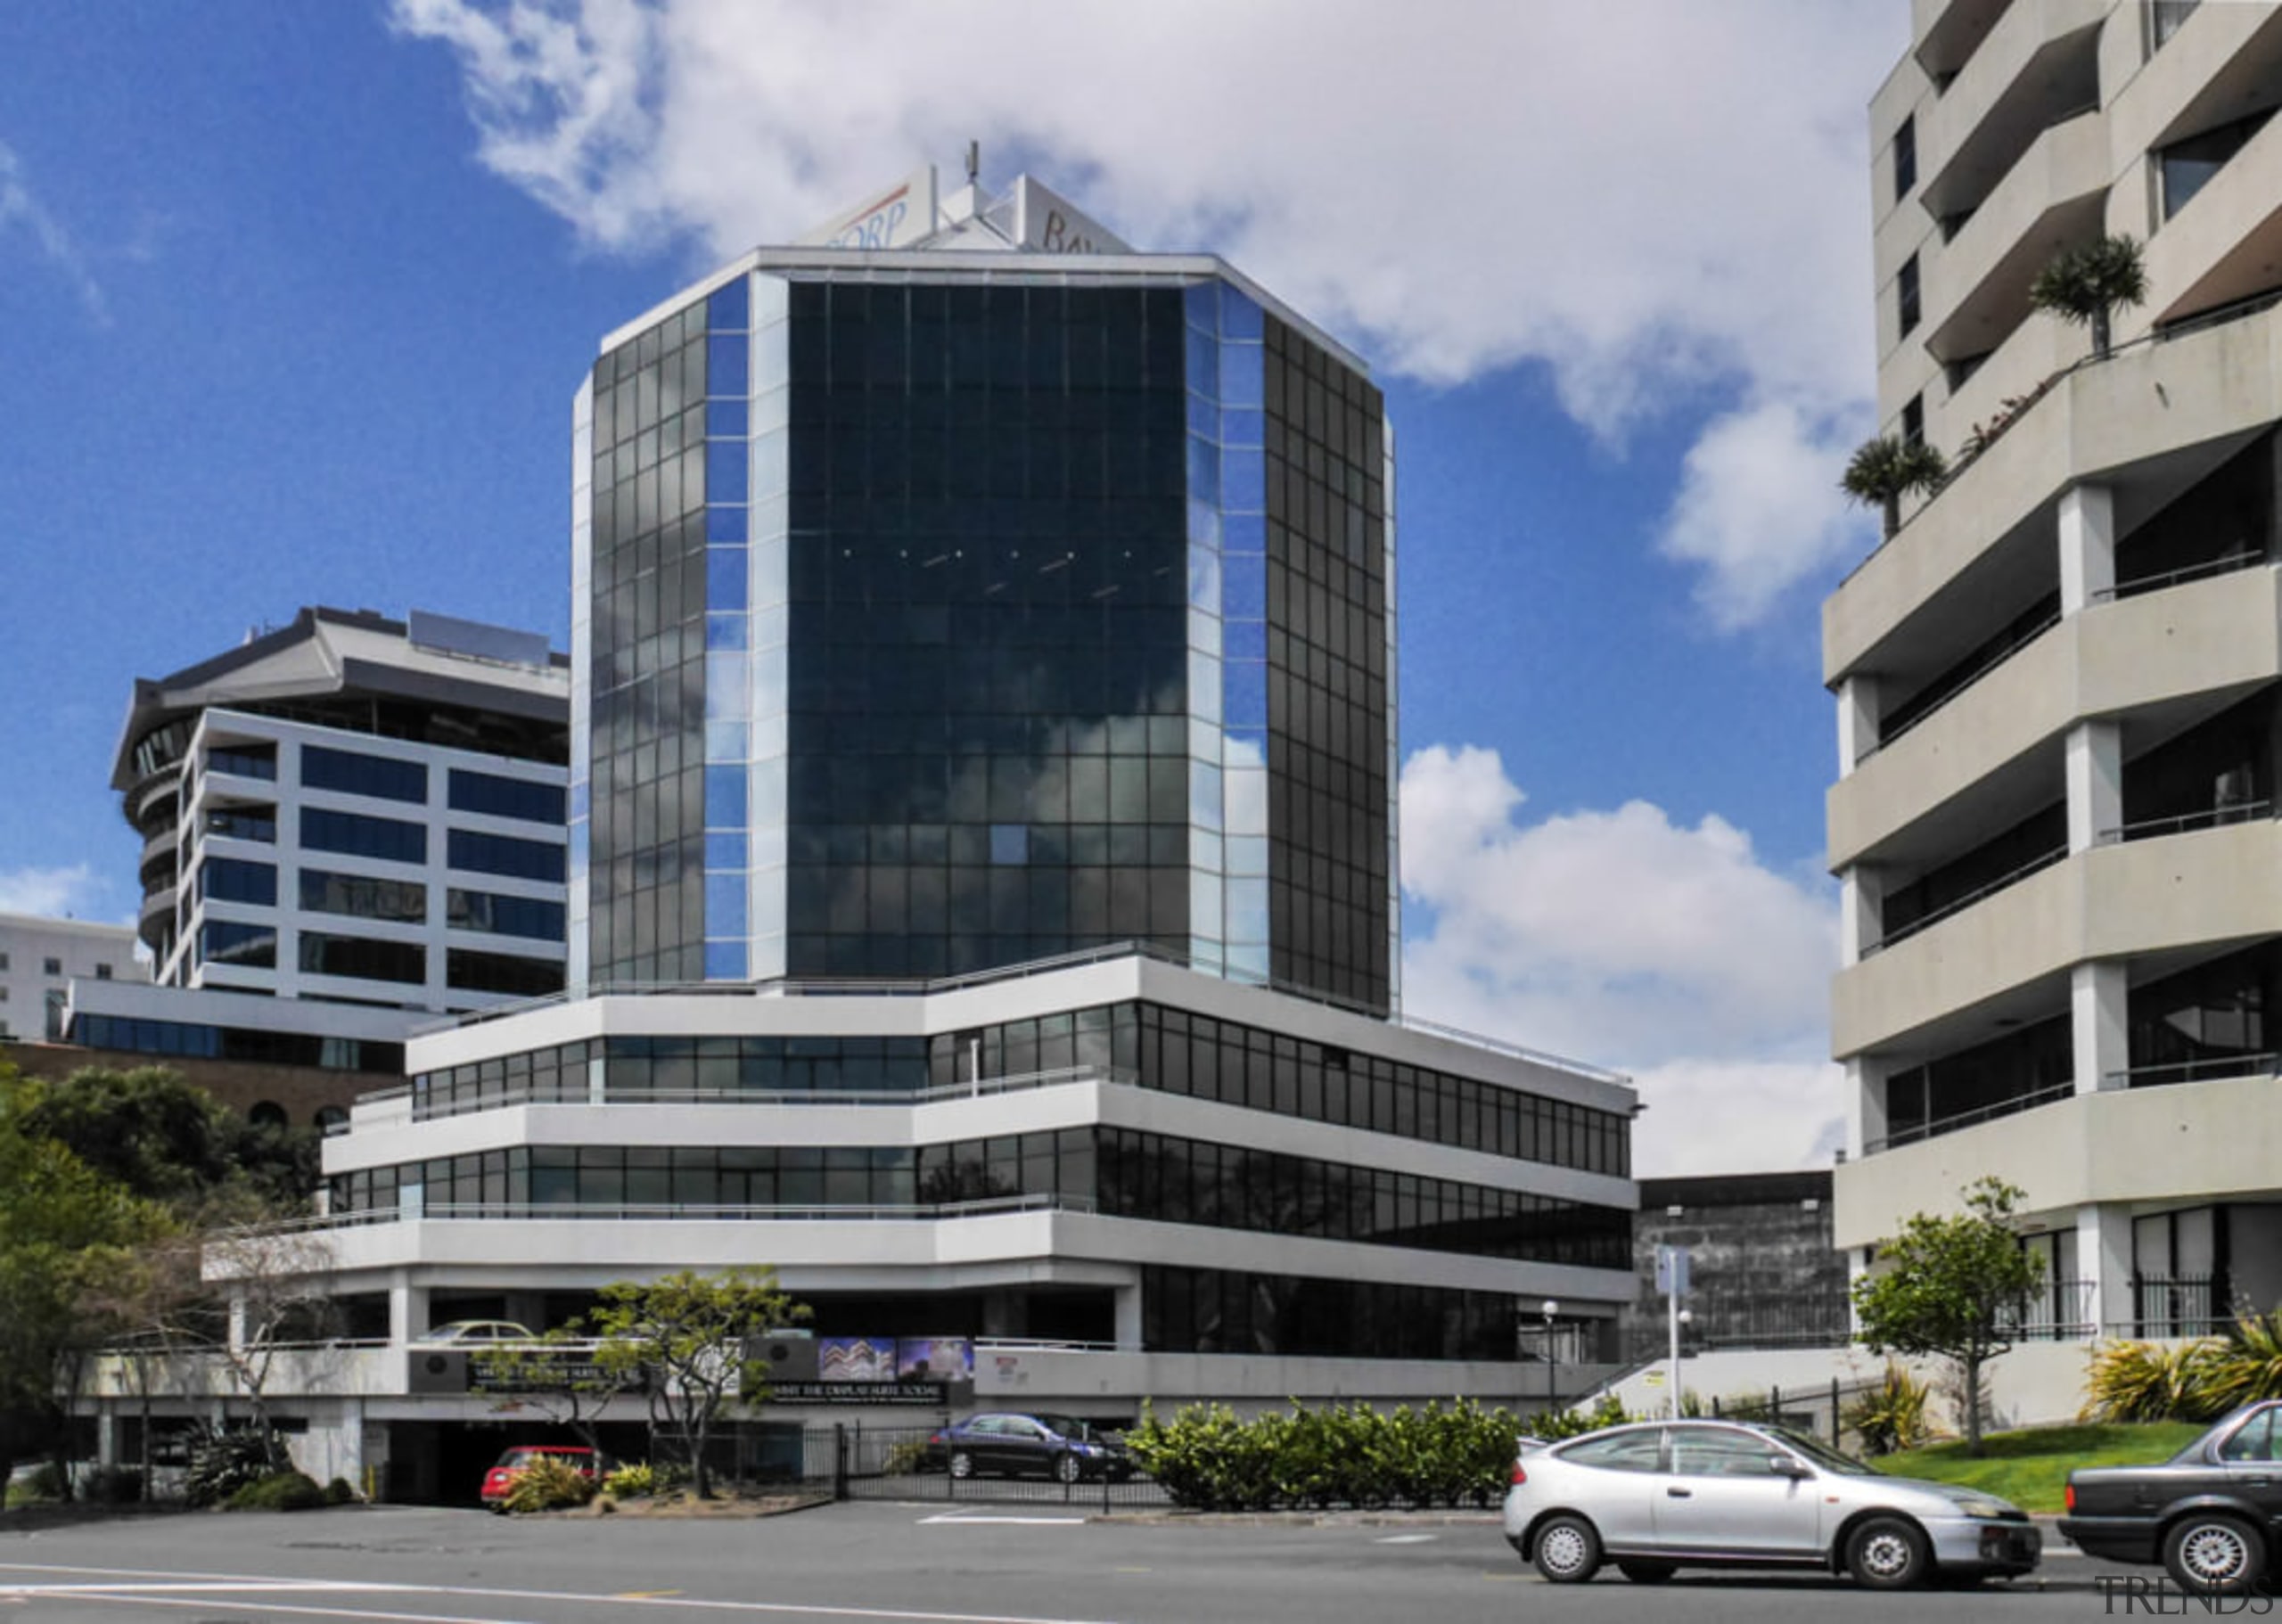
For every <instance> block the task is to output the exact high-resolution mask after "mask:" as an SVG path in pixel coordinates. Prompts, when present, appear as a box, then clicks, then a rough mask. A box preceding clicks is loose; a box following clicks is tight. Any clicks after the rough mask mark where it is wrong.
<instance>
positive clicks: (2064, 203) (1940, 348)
mask: <svg viewBox="0 0 2282 1624" xmlns="http://www.w3.org/2000/svg"><path fill="white" fill-rule="evenodd" d="M2108 179H2109V176H2108V159H2107V139H2106V128H2105V127H2104V126H2103V125H2102V124H2101V122H2100V120H2099V119H2098V118H2097V115H2095V114H2092V113H2090V112H2085V113H2082V114H2080V115H2079V116H2077V117H2074V118H2072V119H2065V120H2064V121H2063V122H2061V123H2058V124H2055V125H2053V126H2051V127H2048V128H2047V129H2045V130H2044V131H2042V132H2041V133H2040V135H2038V136H2037V137H2036V139H2035V140H2034V141H2033V142H2032V143H2031V144H2030V146H2029V150H2028V151H2027V152H2023V154H2022V155H2021V157H2020V160H2019V161H2018V162H2016V163H2015V164H2014V165H2013V167H2012V168H2010V169H2009V170H2007V172H2006V175H2005V177H2004V179H2002V180H2001V181H1999V183H1998V185H1997V189H1996V190H1995V191H1994V192H1992V193H1990V194H1989V197H1988V200H1987V201H1984V202H1983V203H1982V206H1981V207H1980V209H1977V210H1976V211H1975V212H1974V216H1973V217H1972V218H1971V219H1970V220H1968V221H1966V224H1965V226H1964V227H1963V229H1961V230H1960V231H1958V234H1957V235H1956V236H1955V237H1954V238H1952V239H1951V240H1950V242H1948V243H1947V244H1945V245H1944V246H1942V247H1941V249H1939V250H1937V251H1935V252H1934V253H1933V254H1932V255H1931V256H1930V257H1929V258H1927V260H1926V261H1925V309H1926V311H1927V315H1928V320H1929V321H1930V322H1931V323H1932V324H1933V326H1932V328H1931V330H1930V331H1929V332H1927V333H1926V335H1925V348H1926V349H1927V351H1928V352H1930V353H1931V354H1932V355H1933V357H1934V358H1935V359H1936V360H1939V361H1941V362H1944V363H1946V362H1950V361H1958V360H1963V359H1965V358H1966V357H1970V356H1977V355H1983V354H1986V353H1987V352H1989V351H1990V350H1992V349H1996V348H1997V347H1998V346H1999V344H2001V343H2003V342H2004V341H2005V340H2006V339H2007V337H2009V336H2010V335H2011V333H2012V332H2013V330H2014V329H2015V328H2016V327H2018V326H2019V325H2020V324H2022V323H2023V322H2025V321H2027V320H2028V319H2029V318H2030V315H2031V311H2030V308H2029V284H2030V283H2032V282H2034V281H2035V280H2036V277H2037V274H2038V273H2039V272H2040V271H2041V270H2043V268H2044V267H2045V266H2046V265H2047V264H2048V263H2049V262H2050V261H2051V259H2052V257H2053V256H2054V255H2055V254H2056V253H2059V252H2060V251H2061V250H2064V249H2066V248H2070V247H2073V246H2075V245H2076V244H2078V243H2081V242H2090V241H2091V240H2092V239H2093V238H2095V237H2097V236H2098V235H2099V234H2100V225H2101V216H2102V213H2103V210H2104V208H2105V206H2106V196H2107V185H2108Z"/></svg>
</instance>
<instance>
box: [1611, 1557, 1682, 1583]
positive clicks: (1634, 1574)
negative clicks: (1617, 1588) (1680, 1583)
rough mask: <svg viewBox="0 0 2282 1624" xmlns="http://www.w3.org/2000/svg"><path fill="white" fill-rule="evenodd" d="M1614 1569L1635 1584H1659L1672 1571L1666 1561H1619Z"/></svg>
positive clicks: (1670, 1565) (1667, 1577)
mask: <svg viewBox="0 0 2282 1624" xmlns="http://www.w3.org/2000/svg"><path fill="white" fill-rule="evenodd" d="M1616 1571H1618V1572H1619V1573H1621V1574H1623V1575H1624V1577H1625V1578H1627V1579H1630V1580H1631V1581H1632V1582H1633V1583H1634V1584H1636V1585H1661V1584H1662V1583H1663V1582H1664V1581H1665V1580H1666V1579H1670V1577H1671V1576H1672V1574H1673V1572H1674V1569H1673V1567H1672V1564H1671V1563H1670V1562H1618V1563H1617V1564H1616Z"/></svg>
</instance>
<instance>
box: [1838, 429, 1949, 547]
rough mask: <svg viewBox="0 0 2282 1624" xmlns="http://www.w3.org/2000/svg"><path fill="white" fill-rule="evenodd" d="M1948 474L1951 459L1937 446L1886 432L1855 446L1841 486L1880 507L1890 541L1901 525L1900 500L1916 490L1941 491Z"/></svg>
mask: <svg viewBox="0 0 2282 1624" xmlns="http://www.w3.org/2000/svg"><path fill="white" fill-rule="evenodd" d="M1949 477H1950V465H1949V462H1948V460H1947V459H1946V458H1944V457H1943V456H1942V455H1941V452H1940V451H1939V450H1938V449H1937V448H1936V447H1932V446H1929V445H1927V444H1926V443H1925V441H1924V440H1918V439H1902V437H1901V436H1900V435H1899V434H1884V435H1880V436H1879V437H1878V438H1877V439H1866V440H1864V441H1863V442H1862V443H1861V444H1860V445H1859V446H1857V447H1855V448H1854V455H1853V456H1852V457H1851V459H1850V460H1849V461H1848V462H1847V464H1846V472H1845V474H1844V476H1843V477H1842V478H1841V479H1840V480H1839V481H1838V488H1839V489H1841V490H1843V491H1844V492H1845V493H1846V494H1847V495H1848V496H1851V497H1853V498H1854V500H1856V501H1857V502H1859V503H1860V504H1862V505H1863V506H1865V507H1876V509H1878V511H1879V515H1880V517H1881V518H1882V519H1883V521H1884V528H1885V535H1886V538H1887V539H1888V540H1889V541H1891V540H1892V538H1893V533H1894V532H1895V531H1896V530H1898V529H1900V528H1901V499H1902V498H1903V497H1904V496H1908V495H1909V493H1910V492H1911V491H1914V490H1927V491H1930V490H1938V489H1940V488H1941V481H1942V480H1946V479H1948V478H1949Z"/></svg>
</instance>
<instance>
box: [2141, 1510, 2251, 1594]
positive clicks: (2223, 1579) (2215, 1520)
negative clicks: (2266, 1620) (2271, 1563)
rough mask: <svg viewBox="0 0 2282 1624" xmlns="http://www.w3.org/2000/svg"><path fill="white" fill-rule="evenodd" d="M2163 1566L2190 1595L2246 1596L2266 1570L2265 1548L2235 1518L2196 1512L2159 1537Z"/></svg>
mask: <svg viewBox="0 0 2282 1624" xmlns="http://www.w3.org/2000/svg"><path fill="white" fill-rule="evenodd" d="M2163 1566H2164V1567H2165V1568H2167V1569H2169V1570H2170V1571H2171V1578H2172V1579H2175V1580H2177V1581H2178V1584H2179V1588H2180V1589H2182V1590H2185V1591H2187V1592H2188V1593H2189V1594H2190V1595H2246V1594H2248V1593H2249V1591H2250V1590H2251V1589H2252V1588H2253V1587H2255V1586H2256V1585H2257V1583H2258V1580H2259V1576H2260V1575H2261V1573H2263V1572H2264V1571H2265V1570H2266V1547H2265V1546H2264V1544H2263V1543H2261V1540H2260V1539H2259V1537H2258V1535H2257V1533H2256V1532H2255V1531H2254V1530H2253V1529H2252V1528H2251V1527H2250V1525H2249V1524H2247V1523H2245V1522H2244V1521H2240V1520H2239V1519H2237V1518H2234V1517H2223V1516H2218V1515H2215V1514H2212V1513H2196V1514H2195V1515H2193V1516H2189V1517H2183V1518H2181V1519H2180V1520H2179V1521H2178V1522H2175V1523H2173V1524H2172V1525H2171V1532H2170V1533H2168V1534H2166V1535H2164V1536H2163Z"/></svg>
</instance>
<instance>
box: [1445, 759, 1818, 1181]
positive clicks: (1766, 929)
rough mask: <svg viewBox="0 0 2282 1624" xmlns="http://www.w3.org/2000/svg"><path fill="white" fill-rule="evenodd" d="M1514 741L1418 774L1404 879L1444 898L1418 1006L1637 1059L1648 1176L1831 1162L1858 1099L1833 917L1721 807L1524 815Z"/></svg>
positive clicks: (1548, 1042)
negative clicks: (1696, 817)
mask: <svg viewBox="0 0 2282 1624" xmlns="http://www.w3.org/2000/svg"><path fill="white" fill-rule="evenodd" d="M1524 800H1525V797H1524V796H1523V792H1522V791H1521V790H1520V789H1519V788H1518V787H1517V786H1516V785H1515V784H1514V783H1513V781H1512V780H1511V779H1510V778H1509V777H1508V776H1507V775H1506V769H1505V765H1504V763H1503V761H1502V760H1501V759H1499V757H1498V754H1497V752H1495V751H1493V750H1481V749H1477V748H1473V747H1466V748H1464V749H1459V750H1449V749H1446V748H1443V747H1441V746H1435V747H1433V748H1431V749H1428V750H1420V751H1419V752H1417V753H1416V755H1414V756H1412V757H1411V758H1410V759H1409V760H1408V762H1407V763H1406V764H1405V765H1404V767H1403V772H1402V818H1403V845H1402V880H1403V890H1404V891H1405V893H1406V895H1407V896H1408V898H1410V900H1411V901H1412V903H1413V904H1414V905H1421V904H1423V905H1424V909H1425V911H1426V913H1427V915H1429V918H1428V920H1427V921H1425V922H1418V921H1416V916H1415V915H1414V922H1413V923H1422V928H1416V929H1413V930H1412V931H1410V933H1409V941H1408V947H1407V948H1406V950H1405V952H1404V955H1403V1002H1404V1006H1405V1008H1406V1009H1408V1011H1410V1012H1411V1013H1415V1014H1418V1015H1423V1016H1425V1017H1427V1018H1429V1019H1432V1020H1436V1021H1446V1022H1448V1023H1449V1024H1451V1025H1455V1026H1458V1027H1462V1028H1465V1029H1470V1030H1473V1031H1478V1032H1482V1033H1485V1034H1489V1035H1491V1036H1495V1037H1500V1038H1507V1039H1509V1040H1511V1041H1514V1042H1517V1043H1522V1044H1525V1045H1527V1046H1531V1047H1533V1048H1537V1049H1540V1050H1546V1051H1549V1052H1551V1053H1554V1054H1566V1055H1570V1056H1573V1057H1575V1058H1578V1059H1582V1060H1587V1061H1590V1062H1595V1063H1597V1064H1601V1065H1606V1066H1610V1067H1613V1068H1615V1069H1617V1070H1623V1071H1627V1072H1630V1073H1632V1074H1633V1075H1634V1076H1635V1078H1636V1079H1637V1080H1638V1083H1639V1086H1640V1088H1641V1093H1642V1097H1643V1099H1644V1101H1645V1102H1646V1103H1647V1104H1648V1106H1649V1111H1648V1114H1647V1116H1646V1117H1645V1118H1644V1119H1643V1120H1642V1128H1641V1136H1640V1139H1639V1142H1638V1144H1639V1152H1640V1163H1641V1168H1642V1170H1643V1171H1646V1172H1651V1173H1669V1172H1683V1171H1685V1172H1698V1171H1702V1172H1712V1171H1736V1170H1740V1169H1747V1168H1753V1167H1757V1168H1776V1167H1799V1166H1806V1165H1811V1164H1817V1163H1818V1164H1820V1165H1827V1164H1828V1161H1829V1152H1830V1150H1832V1149H1834V1148H1835V1146H1836V1144H1837V1143H1838V1141H1837V1139H1836V1137H1835V1132H1836V1125H1837V1123H1838V1121H1839V1119H1840V1117H1841V1114H1842V1111H1843V1096H1842V1095H1840V1093H1839V1091H1838V1087H1837V1077H1838V1071H1837V1069H1836V1068H1835V1067H1833V1066H1831V1065H1830V1064H1829V1063H1828V1062H1827V1061H1826V1060H1825V1059H1824V1058H1823V1056H1824V1055H1825V1054H1826V1052H1827V1046H1826V1033H1827V1031H1828V1026H1827V1019H1828V1017H1827V1000H1828V997H1829V985H1830V974H1831V972H1832V970H1833V968H1834V967H1835V964H1836V960H1837V916H1836V908H1835V902H1834V900H1833V899H1832V898H1831V897H1830V895H1829V894H1828V892H1827V890H1826V888H1825V887H1824V886H1823V885H1821V884H1820V883H1819V882H1817V881H1815V880H1813V879H1811V878H1802V877H1797V876H1792V875H1786V874H1779V873H1777V872H1776V871H1775V870H1773V869H1770V868H1769V867H1768V866H1767V865H1764V864H1763V863H1761V861H1760V860H1759V858H1758V856H1757V854H1756V853H1755V852H1754V851H1753V848H1752V842H1751V838H1750V836H1749V835H1748V834H1746V833H1744V832H1743V831H1742V830H1739V829H1737V828H1736V827H1735V826H1734V825H1733V824H1729V823H1728V822H1726V821H1725V820H1723V819H1721V818H1719V817H1717V816H1706V817H1704V818H1703V820H1701V821H1700V822H1698V823H1697V824H1695V825H1693V826H1689V825H1687V824H1677V823H1675V822H1673V821H1672V819H1671V818H1670V816H1668V815H1667V814H1666V813H1664V812H1663V811H1662V809H1661V808H1657V807H1654V806H1651V805H1649V804H1647V803H1646V802H1644V801H1629V802H1627V803H1626V804H1625V805H1623V806H1621V807H1619V808H1616V809H1615V810H1614V811H1580V812H1568V813H1562V814H1557V815H1556V816H1548V817H1546V818H1543V819H1541V820H1539V821H1536V822H1528V821H1524V820H1523V817H1522V816H1521V813H1522V811H1523V805H1524Z"/></svg>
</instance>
